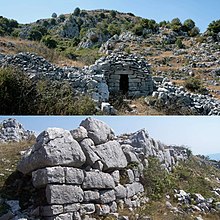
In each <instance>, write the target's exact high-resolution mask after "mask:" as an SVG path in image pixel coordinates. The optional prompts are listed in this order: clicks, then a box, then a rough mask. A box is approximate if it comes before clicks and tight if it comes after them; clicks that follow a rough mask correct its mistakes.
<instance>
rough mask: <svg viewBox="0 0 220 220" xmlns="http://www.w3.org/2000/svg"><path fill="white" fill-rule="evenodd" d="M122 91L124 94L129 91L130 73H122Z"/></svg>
mask: <svg viewBox="0 0 220 220" xmlns="http://www.w3.org/2000/svg"><path fill="white" fill-rule="evenodd" d="M120 91H122V93H123V95H126V94H127V93H128V75H127V74H123V75H120Z"/></svg>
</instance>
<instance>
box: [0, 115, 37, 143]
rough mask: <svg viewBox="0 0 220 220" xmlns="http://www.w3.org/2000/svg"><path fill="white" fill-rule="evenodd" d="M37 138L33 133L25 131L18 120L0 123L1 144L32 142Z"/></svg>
mask: <svg viewBox="0 0 220 220" xmlns="http://www.w3.org/2000/svg"><path fill="white" fill-rule="evenodd" d="M34 136H35V134H34V132H33V131H29V130H25V129H24V127H23V126H22V124H20V123H19V122H18V121H17V120H16V119H12V118H9V119H6V120H4V121H3V122H1V123H0V143H7V142H20V141H25V140H30V139H32V138H33V137H34Z"/></svg>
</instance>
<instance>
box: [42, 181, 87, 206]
mask: <svg viewBox="0 0 220 220" xmlns="http://www.w3.org/2000/svg"><path fill="white" fill-rule="evenodd" d="M83 197H84V192H83V190H82V189H81V188H80V187H79V186H71V185H47V187H46V198H47V202H48V203H49V204H59V205H60V204H70V203H77V202H82V201H83Z"/></svg>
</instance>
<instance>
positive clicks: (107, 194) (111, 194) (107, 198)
mask: <svg viewBox="0 0 220 220" xmlns="http://www.w3.org/2000/svg"><path fill="white" fill-rule="evenodd" d="M115 199H116V197H115V191H114V190H103V191H100V199H99V202H100V203H102V204H106V203H110V202H113V201H115Z"/></svg>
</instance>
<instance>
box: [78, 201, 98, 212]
mask: <svg viewBox="0 0 220 220" xmlns="http://www.w3.org/2000/svg"><path fill="white" fill-rule="evenodd" d="M94 212H95V205H94V204H93V203H90V204H81V207H80V214H81V215H83V214H92V213H94Z"/></svg>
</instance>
